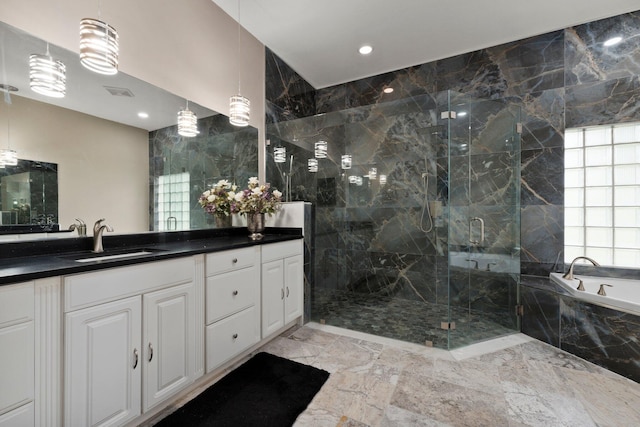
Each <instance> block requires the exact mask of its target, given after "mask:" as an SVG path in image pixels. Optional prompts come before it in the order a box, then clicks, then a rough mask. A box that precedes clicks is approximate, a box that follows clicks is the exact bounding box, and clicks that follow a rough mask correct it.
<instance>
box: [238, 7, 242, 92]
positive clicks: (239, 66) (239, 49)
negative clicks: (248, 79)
mask: <svg viewBox="0 0 640 427" xmlns="http://www.w3.org/2000/svg"><path fill="white" fill-rule="evenodd" d="M240 27H241V26H240V0H238V95H241V94H242V91H241V90H240V69H241V64H240V52H241V51H242V50H241V47H242V46H241V43H240Z"/></svg>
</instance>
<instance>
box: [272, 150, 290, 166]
mask: <svg viewBox="0 0 640 427" xmlns="http://www.w3.org/2000/svg"><path fill="white" fill-rule="evenodd" d="M273 161H274V162H276V163H285V162H286V161H287V148H286V147H274V149H273Z"/></svg>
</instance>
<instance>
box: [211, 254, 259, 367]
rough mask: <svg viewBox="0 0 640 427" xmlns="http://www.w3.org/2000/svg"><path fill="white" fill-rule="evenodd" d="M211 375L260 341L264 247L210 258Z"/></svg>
mask: <svg viewBox="0 0 640 427" xmlns="http://www.w3.org/2000/svg"><path fill="white" fill-rule="evenodd" d="M205 271H206V276H207V278H206V301H207V302H206V323H207V326H206V358H207V372H211V371H213V370H214V369H216V368H217V367H219V366H220V365H222V364H223V363H225V362H227V361H228V360H230V359H232V358H233V357H234V356H236V355H238V354H240V353H241V352H242V351H244V350H246V349H247V348H249V347H251V346H252V345H254V344H256V343H258V342H259V341H260V247H259V246H251V247H248V248H240V249H232V250H228V251H223V252H215V253H210V254H207V257H206V267H205Z"/></svg>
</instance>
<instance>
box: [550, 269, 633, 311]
mask: <svg viewBox="0 0 640 427" xmlns="http://www.w3.org/2000/svg"><path fill="white" fill-rule="evenodd" d="M562 274H563V273H550V274H549V277H550V279H551V281H552V282H553V283H556V284H558V285H559V286H561V287H562V288H563V289H565V290H566V291H567V292H568V293H569V294H570V295H571V296H573V297H574V298H576V299H579V300H583V301H587V302H590V303H593V304H597V305H601V306H603V307H608V308H613V309H615V310H619V311H623V312H626V313H630V314H635V315H637V316H640V280H631V279H615V278H612V277H595V276H583V275H582V274H577V275H574V277H576V278H579V279H580V280H582V283H583V284H584V288H585V290H584V291H579V290H577V289H576V288H577V287H578V284H579V282H578V280H577V279H574V280H567V279H565V278H563V277H562ZM602 283H606V284H608V285H611V287H609V286H605V287H604V290H605V292H606V293H607V295H606V296H602V295H598V290H599V289H600V284H602Z"/></svg>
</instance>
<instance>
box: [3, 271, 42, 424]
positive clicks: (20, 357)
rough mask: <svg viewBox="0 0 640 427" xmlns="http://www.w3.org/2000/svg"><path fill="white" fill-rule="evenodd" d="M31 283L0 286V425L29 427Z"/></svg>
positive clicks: (31, 400) (31, 397) (32, 335)
mask: <svg viewBox="0 0 640 427" xmlns="http://www.w3.org/2000/svg"><path fill="white" fill-rule="evenodd" d="M34 343H35V332H34V284H33V282H28V283H21V284H15V285H6V286H1V287H0V426H1V427H5V426H6V427H9V426H11V427H22V426H25V427H26V426H33V425H34V422H35V421H34V418H35V408H34V406H35V405H34V396H35V387H34V370H35V366H34V352H35V350H34Z"/></svg>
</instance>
